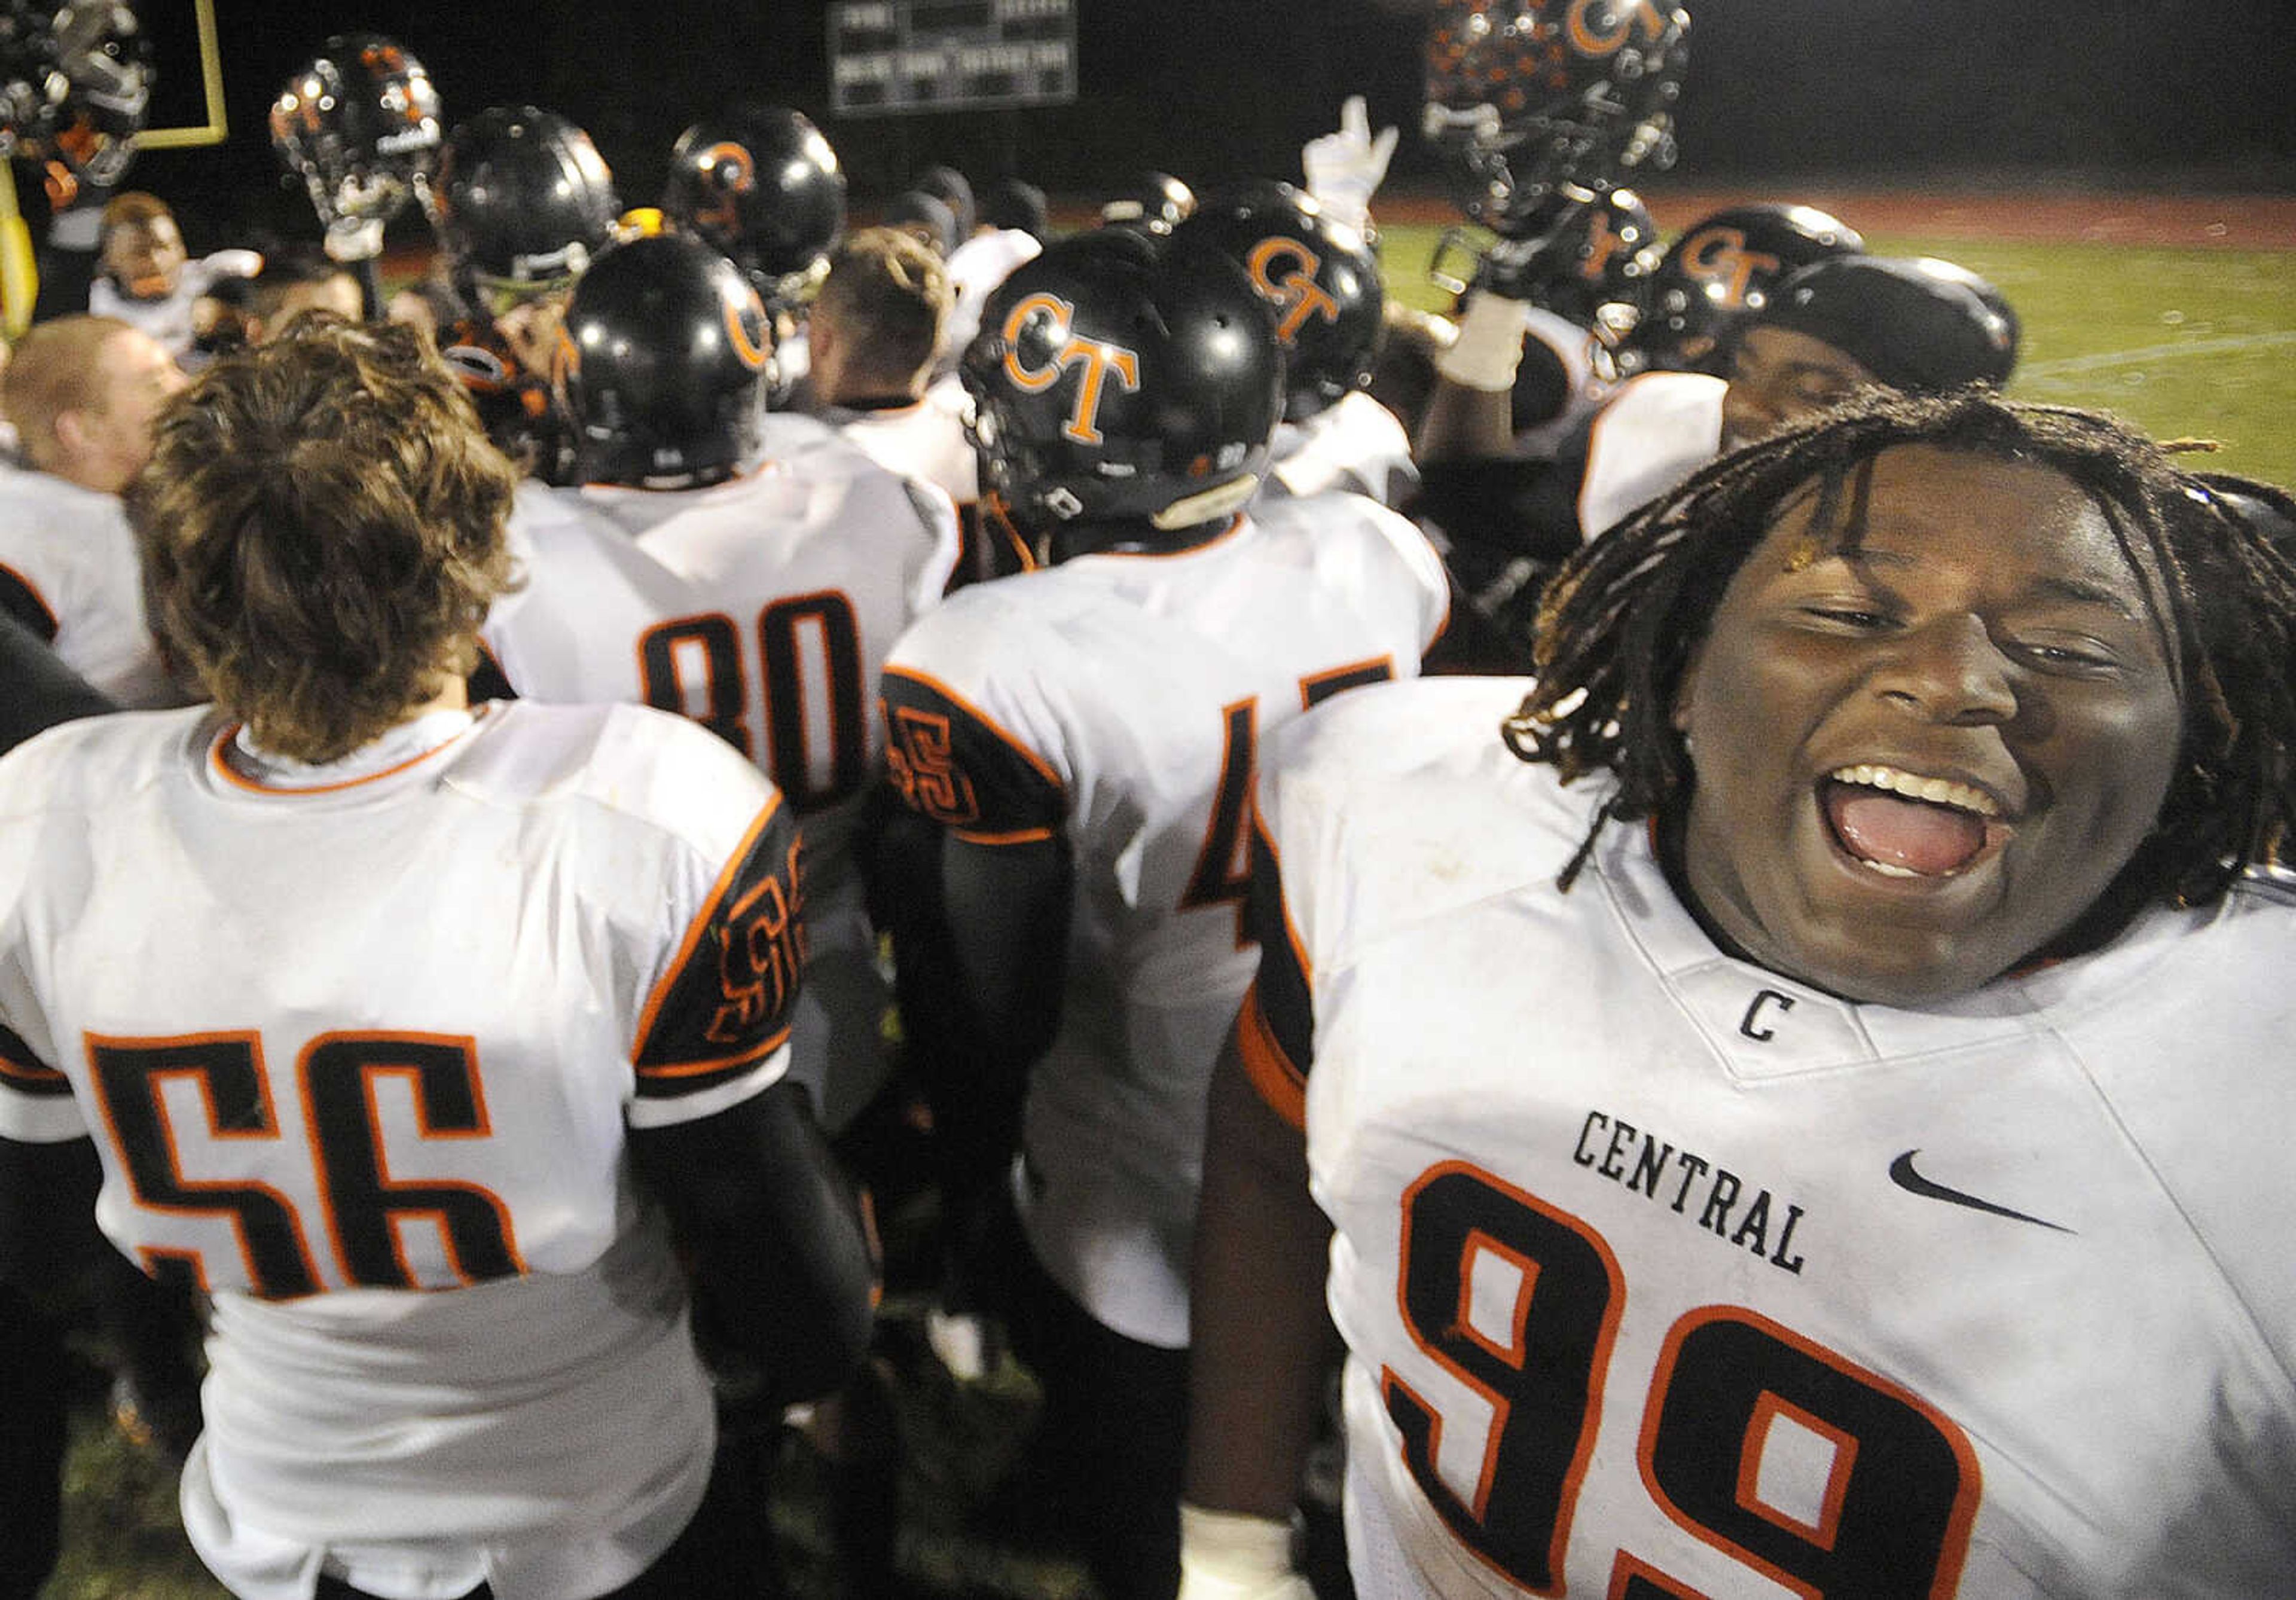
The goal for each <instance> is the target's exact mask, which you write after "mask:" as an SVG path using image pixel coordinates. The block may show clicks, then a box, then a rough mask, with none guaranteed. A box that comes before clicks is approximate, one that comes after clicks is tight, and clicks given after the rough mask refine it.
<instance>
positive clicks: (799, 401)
mask: <svg viewBox="0 0 2296 1600" xmlns="http://www.w3.org/2000/svg"><path fill="white" fill-rule="evenodd" d="M661 209H662V213H663V215H664V216H665V217H668V220H669V222H670V224H671V225H672V226H675V227H678V228H683V229H685V230H686V231H688V232H691V233H694V234H700V235H701V237H702V238H703V239H704V240H705V241H707V242H709V243H710V244H712V245H714V246H716V247H717V249H718V250H722V251H723V252H725V253H726V255H728V256H730V257H732V258H733V260H734V265H735V266H737V267H740V268H741V269H742V271H743V272H745V273H747V274H748V275H749V276H750V283H752V284H753V285H754V286H755V287H756V289H757V291H758V298H759V299H763V300H764V301H765V305H766V315H767V317H768V318H770V319H771V321H772V323H773V328H774V367H773V373H774V388H773V401H774V405H775V408H776V409H780V410H810V409H811V408H812V398H811V386H810V384H809V382H808V378H807V348H808V347H807V344H806V308H807V305H808V302H810V301H811V299H813V293H814V291H815V290H816V289H817V288H818V287H819V286H820V284H821V277H822V275H823V274H824V273H825V272H827V271H828V270H829V252H830V250H832V249H833V248H834V247H835V246H836V243H837V242H838V240H840V238H842V237H844V234H845V172H844V169H843V168H841V167H840V166H839V165H838V162H837V152H836V151H835V150H833V149H832V148H831V146H830V143H829V140H828V139H827V138H826V137H825V136H824V135H823V134H822V131H821V130H820V129H819V128H817V127H815V126H814V125H813V122H812V121H811V119H808V117H806V116H805V115H804V113H802V112H800V111H791V110H790V109H789V108H788V107H786V106H769V105H754V104H744V105H740V106H736V107H734V109H733V110H732V111H727V112H726V113H725V114H723V115H722V116H717V117H711V118H706V119H703V120H701V121H700V122H697V123H695V124H693V126H692V127H688V128H687V129H686V130H685V132H684V133H682V134H680V135H678V136H677V143H676V145H675V146H673V147H672V149H671V151H670V152H669V177H668V183H667V185H665V186H664V188H663V191H662V199H661Z"/></svg>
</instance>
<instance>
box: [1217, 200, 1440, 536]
mask: <svg viewBox="0 0 2296 1600" xmlns="http://www.w3.org/2000/svg"><path fill="white" fill-rule="evenodd" d="M1175 234H1176V235H1177V236H1185V237H1187V238H1190V239H1199V240H1201V241H1202V242H1205V243H1206V244H1209V245H1210V246H1211V247H1212V248H1214V249H1216V250H1220V251H1221V252H1222V253H1224V254H1225V255H1226V256H1227V257H1228V258H1230V259H1231V260H1233V261H1234V263H1235V264H1236V265H1237V266H1238V267H1242V268H1243V269H1244V274H1245V275H1246V276H1247V277H1249V278H1250V279H1251V286H1252V287H1253V288H1254V289H1257V290H1258V291H1259V294H1260V298H1261V299H1265V300H1266V301H1267V303H1268V305H1269V307H1270V308H1272V309H1273V310H1274V311H1275V319H1276V321H1275V332H1276V337H1277V338H1278V339H1279V340H1281V341H1283V424H1282V426H1280V427H1278V428H1277V429H1276V431H1275V446H1274V448H1273V454H1272V456H1271V458H1270V462H1269V470H1268V473H1267V481H1266V482H1265V483H1264V484H1263V485H1262V486H1261V488H1260V492H1261V494H1262V495H1319V494H1324V493H1328V492H1331V491H1333V490H1344V491H1346V492H1349V493H1352V494H1358V495H1367V496H1370V497H1371V498H1373V499H1374V500H1377V501H1379V502H1380V503H1381V504H1382V505H1396V504H1398V502H1399V501H1400V500H1401V498H1402V497H1403V496H1405V495H1406V493H1407V492H1408V491H1409V490H1410V489H1411V488H1412V487H1413V486H1414V485H1415V484H1416V483H1417V482H1418V480H1419V474H1418V472H1416V471H1415V469H1414V467H1413V466H1412V464H1411V440H1410V439H1409V437H1408V436H1407V435H1406V433H1405V432H1404V429H1403V423H1401V422H1400V421H1399V420H1398V418H1397V417H1396V414H1394V413H1393V412H1391V411H1390V410H1389V409H1388V408H1387V407H1386V406H1382V405H1381V404H1380V403H1379V402H1378V401H1377V400H1374V399H1373V398H1371V396H1370V394H1369V393H1368V392H1366V390H1368V388H1369V386H1370V383H1371V381H1372V374H1373V373H1374V370H1375V369H1376V366H1377V364H1378V360H1379V348H1380V341H1381V338H1382V334H1383V333H1384V332H1385V323H1384V320H1383V317H1382V307H1383V305H1384V303H1385V299H1386V293H1385V290H1384V288H1383V287H1382V283H1381V280H1380V271H1379V258H1378V257H1377V256H1375V255H1374V254H1373V253H1372V250H1371V247H1370V245H1369V244H1367V243H1366V242H1365V240H1364V236H1363V234H1361V233H1359V232H1357V230H1356V229H1355V228H1352V227H1349V226H1346V225H1344V224H1342V223H1340V222H1337V221H1335V220H1334V219H1333V218H1332V217H1327V216H1326V215H1324V209H1323V208H1322V207H1321V206H1320V205H1318V204H1317V203H1316V201H1314V200H1312V199H1310V198H1309V197H1308V195H1306V194H1304V193H1300V191H1299V190H1297V189H1295V188H1293V187H1292V185H1289V184H1279V183H1263V184H1256V185H1248V186H1246V187H1244V188H1242V189H1239V190H1238V191H1236V192H1235V193H1233V194H1229V195H1226V196H1223V197H1219V198H1217V199H1215V200H1213V201H1210V202H1209V203H1207V204H1205V205H1202V206H1200V207H1198V208H1197V209H1196V210H1195V211H1194V213H1193V214H1192V215H1191V216H1190V217H1188V219H1187V220H1186V221H1185V222H1183V223H1182V224H1180V226H1179V227H1178V228H1177V229H1176V230H1175Z"/></svg>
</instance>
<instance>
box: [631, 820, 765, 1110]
mask: <svg viewBox="0 0 2296 1600" xmlns="http://www.w3.org/2000/svg"><path fill="white" fill-rule="evenodd" d="M781 808H782V796H781V791H779V790H775V792H774V795H773V798H772V799H771V800H767V802H766V803H765V806H764V808H762V809H760V810H759V811H758V815H757V816H756V817H755V818H754V819H753V820H752V821H751V822H750V825H749V827H748V829H747V830H746V831H745V832H744V833H742V839H741V842H740V843H738V844H736V845H735V846H734V850H733V853H732V854H731V855H730V856H728V857H726V865H725V866H724V868H723V869H722V870H721V871H719V873H718V874H717V882H715V883H713V884H711V885H710V887H709V895H708V897H707V898H704V899H703V900H702V902H701V909H700V910H699V911H697V912H695V913H694V914H693V921H692V922H690V923H687V924H686V925H685V938H683V939H679V940H678V942H677V951H676V954H675V955H673V956H671V957H670V958H669V964H668V965H667V966H665V967H664V968H663V969H662V972H661V976H660V978H658V979H656V980H655V981H654V986H653V989H652V993H650V994H648V995H647V996H646V1003H645V1010H644V1012H642V1013H639V1016H638V1031H637V1040H636V1042H635V1044H634V1045H633V1046H631V1049H630V1070H631V1071H639V1072H642V1075H644V1076H646V1077H655V1078H659V1077H665V1076H672V1077H681V1076H684V1075H685V1073H686V1072H687V1071H719V1070H721V1069H722V1068H723V1066H724V1065H725V1064H726V1063H724V1062H723V1061H720V1062H717V1063H712V1064H710V1065H709V1066H707V1067H698V1068H692V1069H688V1068H686V1067H685V1066H684V1065H683V1064H680V1065H678V1066H675V1067H672V1066H661V1067H652V1068H646V1069H640V1068H639V1066H638V1064H637V1063H638V1058H639V1057H640V1056H642V1055H644V1054H645V1052H646V1041H647V1040H649V1039H651V1038H653V1025H654V1022H655V1021H656V1020H657V1019H658V1018H659V1016H660V1012H661V1004H662V1002H663V1001H664V1000H666V999H668V997H669V991H670V989H672V988H673V987H675V986H676V982H677V980H678V976H679V974H680V973H682V972H685V964H686V962H687V961H689V960H690V959H692V957H693V951H694V948H695V947H696V946H697V945H699V944H701V936H702V934H703V933H704V932H706V931H708V929H709V923H710V919H711V918H712V917H714V916H715V915H717V907H718V905H719V903H720V902H721V901H723V900H724V899H725V898H726V894H727V892H728V891H729V890H732V889H733V887H734V874H736V873H738V872H740V871H741V870H742V863H743V862H744V861H747V860H748V859H749V858H750V846H751V845H753V844H755V843H756V842H757V840H758V835H759V834H761V833H764V832H765V831H766V827H767V825H768V824H769V823H771V822H772V821H773V820H774V817H775V815H776V814H778V813H779V812H780V810H781ZM784 1031H786V1030H784ZM771 1047H772V1046H767V1047H766V1048H767V1049H770V1048H771ZM762 1054H765V1050H753V1051H751V1052H750V1055H753V1056H754V1055H762ZM737 1059H746V1058H737Z"/></svg>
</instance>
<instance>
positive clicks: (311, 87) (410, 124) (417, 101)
mask: <svg viewBox="0 0 2296 1600" xmlns="http://www.w3.org/2000/svg"><path fill="white" fill-rule="evenodd" d="M270 128H271V144H272V148H273V149H274V150H275V151H276V152H278V155H279V159H280V160H281V161H282V162H283V163H284V164H285V165H286V167H287V169H288V170H289V171H291V172H293V173H295V174H297V175H298V176H300V177H301V178H302V179H303V185H304V187H305V189H306V190H307V192H308V193H309V194H310V197H311V205H312V208H313V209H315V210H316V211H317V212H318V214H319V220H320V221H321V222H323V223H324V224H325V225H326V226H328V228H329V230H330V232H331V233H335V232H357V231H361V230H365V231H368V232H373V233H374V234H376V240H375V242H377V243H378V244H379V243H380V229H381V226H382V224H384V223H385V222H388V221H389V219H390V218H391V217H394V216H396V215H397V214H398V212H399V210H400V209H403V208H404V207H405V205H406V202H407V201H409V200H410V199H415V198H421V199H422V200H423V201H424V202H425V203H426V204H427V203H428V201H429V197H430V182H431V178H432V176H433V175H434V174H435V173H436V171H437V169H438V164H439V150H440V146H441V144H442V142H443V137H444V135H443V124H442V123H441V121H440V106H439V91H438V89H437V87H436V86H434V85H433V84H432V83H431V81H430V73H429V72H428V71H426V70H424V69H423V66H422V62H419V61H417V60H415V59H414V56H412V55H410V54H408V53H406V50H405V49H403V48H402V47H400V46H399V45H397V44H395V43H393V42H392V41H391V40H389V39H387V38H384V37H381V35H379V34H349V35H344V36H340V37H335V38H332V39H329V40H328V41H327V43H326V46H325V48H324V51H323V52H322V53H321V54H320V55H319V56H318V57H317V58H316V59H315V60H313V61H312V62H309V63H308V64H307V65H306V66H305V67H303V68H302V70H299V71H298V72H297V73H296V74H295V75H294V76H293V77H291V78H289V79H288V80H287V84H286V86H285V87H283V88H282V89H281V90H280V91H279V94H278V97H277V98H276V99H275V100H274V101H273V102H272V105H271V117H270Z"/></svg>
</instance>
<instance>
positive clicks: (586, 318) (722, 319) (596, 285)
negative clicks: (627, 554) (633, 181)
mask: <svg viewBox="0 0 2296 1600" xmlns="http://www.w3.org/2000/svg"><path fill="white" fill-rule="evenodd" d="M772 353H773V334H772V331H771V327H770V324H768V323H767V318H766V308H765V306H764V304H763V302H761V301H760V300H759V299H758V291H756V290H755V289H754V288H752V287H751V286H750V281H749V279H748V277H747V276H746V275H743V273H742V270H741V269H740V268H739V267H735V266H734V263H733V262H731V261H729V260H727V259H726V258H725V257H724V256H722V255H720V254H718V253H717V251H716V250H712V249H711V248H710V247H709V245H708V244H706V243H704V242H702V241H701V240H700V239H697V238H695V237H694V236H693V234H651V235H645V236H641V237H638V238H635V239H631V240H629V241H627V242H624V243H620V244H616V245H614V246H612V247H611V249H609V250H606V251H605V252H604V253H603V254H602V255H601V256H599V258H597V259H596V260H595V261H594V262H592V263H591V264H590V267H589V270H588V271H586V272H585V273H584V274H583V275H582V277H581V279H580V281H579V282H578V283H576V284H575V286H574V297H573V299H572V300H571V301H570V303H569V304H568V306H567V308H566V318H565V323H564V326H563V330H562V334H561V337H560V339H559V343H558V357H557V360H556V362H555V364H554V365H555V370H554V371H553V374H552V377H553V382H554V383H555V384H556V387H557V390H558V393H559V398H560V402H561V404H562V405H563V406H565V407H566V413H567V415H568V416H569V417H570V418H571V419H572V422H573V424H574V431H575V455H576V464H577V469H578V472H579V473H580V475H581V477H582V478H583V479H585V480H587V481H591V482H601V483H629V484H648V485H656V486H662V487H670V486H676V485H684V484H692V483H699V482H709V481H714V480H716V479H718V478H723V477H725V476H726V475H727V474H728V473H730V472H735V471H738V470H740V469H741V468H742V466H743V465H744V464H746V463H747V462H748V461H749V459H750V457H751V456H752V455H755V454H756V451H757V447H758V426H759V423H760V420H761V419H762V418H763V416H764V415H765V411H766V387H767V374H768V369H769V367H770V365H771V358H772Z"/></svg>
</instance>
